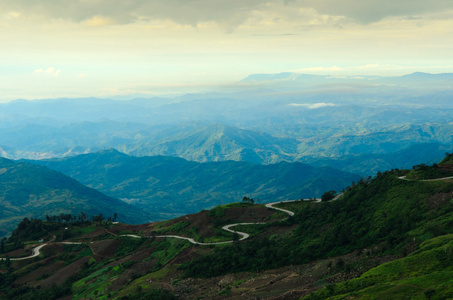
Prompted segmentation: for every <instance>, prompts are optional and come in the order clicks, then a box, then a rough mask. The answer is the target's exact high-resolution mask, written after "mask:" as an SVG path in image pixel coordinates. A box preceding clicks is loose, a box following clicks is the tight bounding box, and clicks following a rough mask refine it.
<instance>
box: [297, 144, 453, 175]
mask: <svg viewBox="0 0 453 300" xmlns="http://www.w3.org/2000/svg"><path fill="white" fill-rule="evenodd" d="M452 151H453V144H448V145H442V144H437V143H431V144H429V143H427V144H416V145H413V146H410V147H408V148H405V149H403V150H400V151H396V152H393V153H390V154H356V155H345V156H342V157H339V158H319V157H310V156H305V157H303V158H302V159H301V161H302V162H304V163H308V164H311V165H314V166H319V167H321V166H329V167H333V168H337V169H339V170H342V171H345V172H351V173H355V174H359V175H362V176H368V175H370V174H376V173H377V172H378V171H381V172H383V171H385V170H391V169H408V168H411V167H412V166H414V165H419V164H422V163H423V164H433V163H437V162H439V161H441V160H442V158H443V157H444V156H445V153H446V152H452Z"/></svg>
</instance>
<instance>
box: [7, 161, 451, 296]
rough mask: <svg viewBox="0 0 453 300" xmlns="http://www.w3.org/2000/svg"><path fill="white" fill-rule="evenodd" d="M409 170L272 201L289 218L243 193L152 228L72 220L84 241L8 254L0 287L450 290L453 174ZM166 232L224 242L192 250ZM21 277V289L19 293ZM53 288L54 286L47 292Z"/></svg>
mask: <svg viewBox="0 0 453 300" xmlns="http://www.w3.org/2000/svg"><path fill="white" fill-rule="evenodd" d="M447 161H450V158H447V159H446V161H444V163H446V162H447ZM409 172H410V170H392V171H386V172H383V173H379V174H378V175H377V176H376V177H374V178H367V179H362V180H360V181H359V182H357V183H356V184H354V185H353V186H350V187H348V188H347V189H346V191H345V192H344V193H343V194H342V195H341V196H340V197H339V198H338V199H337V200H334V201H331V202H313V201H295V202H288V203H280V204H276V205H275V206H277V207H280V208H284V209H286V210H288V211H292V212H294V213H295V214H294V216H289V215H288V214H287V213H285V212H282V211H276V210H275V209H271V208H268V207H265V206H264V205H262V204H256V203H255V204H251V203H246V202H250V201H248V199H245V200H246V201H245V202H243V203H236V204H229V205H222V206H218V207H215V208H213V209H211V210H210V211H201V212H199V213H197V214H194V215H187V216H182V217H180V218H177V219H173V220H169V221H163V222H155V223H150V224H143V225H135V226H133V225H127V224H118V225H115V224H112V223H109V222H103V223H93V222H91V223H84V224H74V226H73V227H72V228H71V229H70V230H71V233H74V235H73V237H72V238H71V239H70V242H72V243H83V244H72V245H68V244H61V243H58V242H50V244H49V245H47V246H46V247H44V248H42V251H44V254H43V255H41V256H39V257H37V258H33V259H31V260H23V261H10V262H9V263H8V264H9V273H0V276H2V278H1V279H2V280H1V281H0V282H1V283H3V285H2V286H0V293H3V294H2V295H3V297H6V298H8V297H13V295H14V297H18V296H19V295H23V296H25V295H30V293H31V294H34V295H43V293H48V295H57V294H58V295H59V297H61V296H63V295H73V296H74V298H83V297H89V298H102V297H105V296H109V297H111V298H113V299H140V297H141V298H142V299H175V297H179V298H181V299H196V298H197V297H207V298H209V299H224V298H233V299H250V298H254V297H259V298H262V299H275V298H276V297H277V298H281V299H298V298H299V297H302V296H307V297H308V299H325V298H328V297H349V298H366V297H373V296H379V297H383V298H392V297H399V296H400V297H412V298H414V297H419V298H422V299H424V298H431V299H445V298H448V297H452V296H453V290H452V286H453V282H452V281H451V280H452V278H453V255H452V253H453V201H452V199H453V180H452V179H446V180H436V181H421V180H404V178H403V176H405V175H408V174H409ZM275 206H274V207H275ZM235 223H264V224H244V225H237V226H235V227H234V231H237V232H244V233H247V234H249V235H250V237H248V238H246V239H242V240H239V238H238V236H236V234H235V233H234V232H233V233H232V232H228V231H225V230H222V228H225V225H228V224H235ZM50 225H51V223H48V224H47V223H45V222H44V225H42V226H41V227H40V228H44V229H45V228H50V227H49V226H50ZM22 227H24V228H26V227H27V226H22ZM54 230H56V231H52V230H50V231H46V230H44V231H39V232H41V234H42V235H43V236H47V237H48V239H51V236H52V234H53V235H58V232H59V230H60V232H61V229H54ZM20 232H21V231H20V230H18V231H15V234H13V236H15V235H18V234H19V233H20ZM27 232H28V231H27ZM47 232H49V234H48V233H47ZM55 233H56V234H55ZM169 235H170V236H179V237H190V238H192V239H194V241H197V242H222V241H227V242H229V244H220V245H194V244H193V243H191V242H189V241H187V240H183V239H180V238H175V237H170V236H169ZM24 239H26V238H25V237H24ZM7 245H8V244H7ZM29 245H30V247H32V245H33V242H32V241H31V242H30V243H29ZM22 253H23V254H22V255H23V256H26V255H28V254H26V253H24V252H22ZM13 254H14V253H10V256H12V255H13ZM17 255H20V252H19V253H17V254H16V256H17ZM65 262H66V263H65ZM5 263H6V262H5ZM4 270H7V267H4ZM63 274H64V276H63ZM11 283H14V285H12V286H11ZM25 283H27V284H28V286H29V287H28V288H21V286H23V285H24V284H25ZM52 283H57V284H58V285H59V286H60V288H57V287H53V288H50V287H51V286H52ZM88 283H89V284H88ZM408 285H409V286H410V289H408V288H407V286H408ZM37 286H41V289H42V290H38V289H37ZM49 288H50V289H49ZM121 297H123V298H121ZM153 297H154V298H153Z"/></svg>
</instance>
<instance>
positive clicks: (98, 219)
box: [92, 214, 104, 225]
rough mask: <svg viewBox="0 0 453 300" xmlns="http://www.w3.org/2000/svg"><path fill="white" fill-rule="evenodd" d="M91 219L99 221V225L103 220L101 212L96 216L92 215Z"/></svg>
mask: <svg viewBox="0 0 453 300" xmlns="http://www.w3.org/2000/svg"><path fill="white" fill-rule="evenodd" d="M92 219H93V221H94V222H99V225H101V223H102V221H103V220H104V216H103V215H102V214H99V215H97V216H93V218H92Z"/></svg>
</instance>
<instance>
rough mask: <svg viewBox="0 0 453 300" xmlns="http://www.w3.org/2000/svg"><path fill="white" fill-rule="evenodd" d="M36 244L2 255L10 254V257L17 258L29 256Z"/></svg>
mask: <svg viewBox="0 0 453 300" xmlns="http://www.w3.org/2000/svg"><path fill="white" fill-rule="evenodd" d="M35 246H36V245H33V246H29V247H27V248H26V249H17V250H14V251H10V252H8V253H3V254H2V255H1V257H7V256H9V257H10V258H16V257H24V256H29V255H31V252H32V251H31V249H32V248H34V247H35Z"/></svg>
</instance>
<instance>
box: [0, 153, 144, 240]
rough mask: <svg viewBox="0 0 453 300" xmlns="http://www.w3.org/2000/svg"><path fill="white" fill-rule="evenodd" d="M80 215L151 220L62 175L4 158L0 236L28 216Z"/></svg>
mask: <svg viewBox="0 0 453 300" xmlns="http://www.w3.org/2000/svg"><path fill="white" fill-rule="evenodd" d="M80 212H84V213H85V214H86V215H87V216H92V215H98V214H99V213H103V214H104V215H105V216H113V214H114V213H118V215H119V217H120V219H121V220H123V221H127V222H131V223H140V222H145V221H147V220H149V219H151V217H150V216H147V215H145V214H144V213H142V212H140V211H138V212H137V211H136V208H134V207H133V206H131V205H129V204H126V203H124V202H123V201H120V200H118V199H115V198H112V197H109V196H106V195H104V194H102V193H101V192H98V191H96V190H93V189H91V188H88V187H86V186H84V185H82V184H81V183H79V182H77V181H76V180H74V179H72V178H69V177H68V176H65V175H63V174H61V173H58V172H56V171H53V170H50V169H48V168H46V167H42V166H36V165H31V164H28V163H23V162H15V161H12V160H8V159H5V158H0V235H5V234H6V233H8V232H10V231H11V230H12V229H13V228H14V227H16V225H17V224H18V223H19V221H20V220H22V219H23V218H24V217H29V218H30V217H34V218H43V217H45V215H59V214H60V213H66V214H67V213H72V214H79V213H80Z"/></svg>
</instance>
